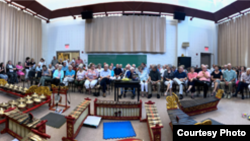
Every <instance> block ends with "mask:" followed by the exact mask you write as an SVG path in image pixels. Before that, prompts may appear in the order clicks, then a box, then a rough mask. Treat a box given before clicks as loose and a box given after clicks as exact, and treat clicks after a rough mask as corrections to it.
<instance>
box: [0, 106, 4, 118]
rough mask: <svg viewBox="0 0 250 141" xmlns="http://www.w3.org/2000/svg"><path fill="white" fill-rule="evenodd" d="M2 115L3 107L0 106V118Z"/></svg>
mask: <svg viewBox="0 0 250 141" xmlns="http://www.w3.org/2000/svg"><path fill="white" fill-rule="evenodd" d="M3 116H4V109H3V108H0V118H2V117H3Z"/></svg>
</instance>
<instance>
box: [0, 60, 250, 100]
mask: <svg viewBox="0 0 250 141" xmlns="http://www.w3.org/2000/svg"><path fill="white" fill-rule="evenodd" d="M184 68H185V66H183V65H182V66H179V67H178V69H176V67H175V66H171V65H163V66H161V65H150V67H147V66H146V64H145V63H141V65H140V66H139V67H136V65H135V64H132V65H130V64H127V65H126V67H125V68H123V67H122V64H116V66H114V64H113V63H111V64H110V65H108V64H107V63H103V65H102V64H98V65H95V64H93V63H90V64H89V65H87V66H86V65H85V64H84V62H83V60H82V59H80V57H78V58H77V59H76V60H75V58H73V60H72V61H69V60H68V59H65V60H64V61H62V59H60V60H59V61H58V60H57V59H56V57H55V56H54V57H53V59H52V61H51V63H50V64H48V66H47V64H46V62H45V60H44V59H43V58H41V59H40V61H39V63H37V64H36V63H35V61H34V59H33V58H31V59H30V58H29V57H27V58H26V60H25V63H24V67H23V66H22V64H21V62H18V63H17V65H16V66H14V65H13V64H12V62H11V61H8V62H7V64H6V67H5V65H4V63H1V64H0V78H3V79H5V80H7V81H8V82H9V83H11V84H15V83H18V81H20V80H18V78H19V79H20V78H21V77H22V76H23V77H24V78H25V79H29V77H30V76H34V75H35V76H39V78H40V80H39V83H38V86H40V85H42V86H44V85H45V82H46V81H51V83H52V84H55V85H60V84H61V85H66V86H68V84H69V83H70V82H74V83H75V85H76V87H77V88H78V91H81V88H82V87H83V86H84V87H85V88H86V89H87V90H90V89H92V88H94V87H95V85H96V84H97V83H98V81H99V83H100V85H101V86H102V91H103V96H104V97H105V96H106V90H107V85H108V84H110V82H111V81H112V80H113V79H122V78H129V79H131V80H132V81H139V82H140V85H141V96H145V94H146V96H147V97H148V98H151V97H152V89H153V88H154V87H153V86H156V90H157V94H156V95H157V98H160V90H161V86H162V85H161V83H163V84H164V85H165V86H166V91H165V92H164V94H165V96H166V95H168V93H169V94H171V93H172V86H173V84H176V85H178V86H179V96H180V99H182V98H183V93H184V91H185V92H186V93H191V98H194V93H195V91H196V90H195V86H199V87H203V95H204V98H206V97H207V92H208V89H209V88H210V87H213V91H212V94H211V95H212V96H213V95H215V94H216V91H217V89H218V88H221V89H224V90H225V94H224V97H225V98H231V96H234V97H235V96H237V94H238V92H241V93H242V99H244V94H243V90H244V88H249V89H250V85H249V84H250V68H248V69H246V67H237V68H232V66H231V64H230V63H229V64H227V65H224V66H223V68H220V67H219V66H216V65H213V67H212V68H211V69H208V66H207V65H201V68H194V67H191V68H189V71H187V70H186V69H184ZM24 72H25V73H24ZM18 76H19V77H18ZM235 85H236V87H237V88H236V90H235V89H233V87H234V86H235ZM226 86H227V87H228V90H226ZM234 90H235V91H234ZM127 91H128V88H124V89H121V95H120V96H122V95H123V96H124V97H126V92H127ZM131 91H132V96H131V97H132V98H134V97H135V88H131Z"/></svg>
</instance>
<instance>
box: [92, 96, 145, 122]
mask: <svg viewBox="0 0 250 141" xmlns="http://www.w3.org/2000/svg"><path fill="white" fill-rule="evenodd" d="M141 112H142V101H141V100H140V101H112V100H97V99H95V101H94V115H95V116H99V117H102V119H116V120H137V119H139V120H140V119H141V115H142V114H141Z"/></svg>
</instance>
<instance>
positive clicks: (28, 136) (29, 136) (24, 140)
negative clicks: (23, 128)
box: [21, 132, 47, 141]
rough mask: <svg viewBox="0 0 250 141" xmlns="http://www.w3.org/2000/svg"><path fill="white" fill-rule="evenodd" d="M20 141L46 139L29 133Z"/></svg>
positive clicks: (42, 140)
mask: <svg viewBox="0 0 250 141" xmlns="http://www.w3.org/2000/svg"><path fill="white" fill-rule="evenodd" d="M21 141H47V139H45V138H42V137H40V136H39V135H37V134H35V133H33V132H30V133H29V134H28V135H27V136H26V137H24V138H23V139H22V140H21Z"/></svg>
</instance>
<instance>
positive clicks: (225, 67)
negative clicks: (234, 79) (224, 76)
mask: <svg viewBox="0 0 250 141" xmlns="http://www.w3.org/2000/svg"><path fill="white" fill-rule="evenodd" d="M226 70H227V65H224V68H223V69H222V70H221V72H222V73H224V71H226Z"/></svg>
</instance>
